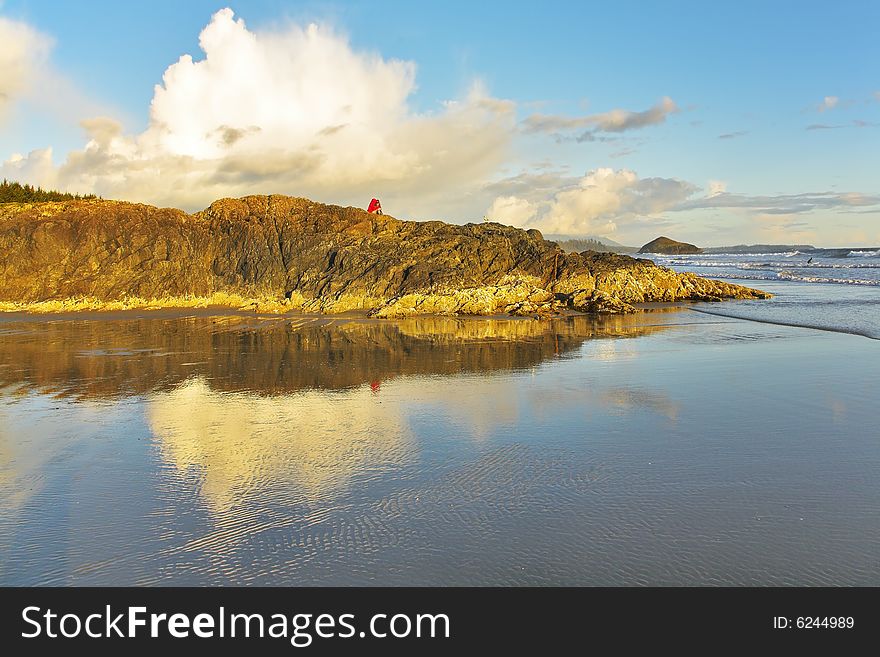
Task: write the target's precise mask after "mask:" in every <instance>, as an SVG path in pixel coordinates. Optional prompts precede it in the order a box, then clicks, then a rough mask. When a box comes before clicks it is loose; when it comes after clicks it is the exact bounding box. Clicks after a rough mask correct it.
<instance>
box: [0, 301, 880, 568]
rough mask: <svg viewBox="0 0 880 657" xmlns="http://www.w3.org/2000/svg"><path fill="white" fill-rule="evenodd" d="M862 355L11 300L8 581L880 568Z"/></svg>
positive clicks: (745, 336) (628, 327) (447, 321)
mask: <svg viewBox="0 0 880 657" xmlns="http://www.w3.org/2000/svg"><path fill="white" fill-rule="evenodd" d="M22 320H26V321H22ZM876 345H877V343H876V341H873V340H869V339H867V338H864V337H861V336H855V335H846V334H840V333H832V332H827V331H818V330H812V329H807V328H796V327H787V326H775V325H771V324H766V323H757V322H752V321H744V320H740V319H731V318H724V317H715V316H710V315H706V314H704V313H699V312H692V311H690V310H688V309H678V310H676V309H673V310H669V309H660V310H658V311H657V312H649V313H642V314H639V315H635V316H627V317H617V318H610V319H604V320H602V319H589V318H574V319H564V320H557V321H553V322H541V321H533V320H502V319H495V320H486V319H472V318H471V319H468V318H462V319H451V318H422V319H412V320H404V321H400V322H379V321H363V320H361V321H357V320H350V321H342V322H339V321H330V322H327V321H321V320H318V319H315V318H312V319H308V318H302V319H299V320H298V319H291V318H283V319H280V320H279V319H278V318H271V319H266V320H265V321H263V320H260V319H259V318H254V317H248V316H244V315H237V316H226V317H218V316H210V315H206V314H204V313H195V314H194V315H193V314H192V313H189V314H188V316H184V317H181V316H175V315H174V314H172V313H168V312H165V313H164V314H160V315H150V314H149V313H140V315H136V316H132V317H128V316H125V315H124V314H123V316H121V317H120V316H112V317H98V318H96V317H92V316H88V317H76V318H70V317H68V318H64V317H61V318H58V317H55V318H53V319H51V320H47V319H46V318H38V319H35V318H34V317H33V316H31V317H28V318H22V317H15V316H6V317H3V318H2V319H0V352H2V353H3V359H2V365H0V385H2V393H0V419H2V421H0V427H2V432H0V490H2V497H3V499H4V500H6V503H5V504H4V505H3V506H2V507H0V555H2V558H0V564H2V565H0V582H2V583H3V584H4V585H32V584H56V585H57V584H87V585H92V584H99V585H105V584H158V585H172V584H174V585H178V584H265V585H302V584H365V585H371V584H391V585H393V584H405V585H418V584H427V585H461V584H487V585H488V584H496V585H497V584H500V585H542V584H588V585H594V584H596V585H597V584H606V585H628V584H658V585H666V584H669V585H681V584H685V585H767V584H778V585H786V584H815V585H822V584H851V585H877V584H878V583H880V563H878V561H877V559H876V554H877V551H878V549H880V505H878V504H877V499H880V495H878V494H880V488H878V487H880V484H878V483H877V479H876V477H874V476H873V473H874V472H876V470H877V467H878V465H880V446H878V444H877V441H876V430H875V425H876V408H875V402H876V400H875V395H874V392H873V391H875V390H876V389H877V383H878V381H877V378H878V374H877V372H880V367H878V365H880V351H878V350H877V347H876ZM855 374H858V377H857V378H855V377H854V375H855Z"/></svg>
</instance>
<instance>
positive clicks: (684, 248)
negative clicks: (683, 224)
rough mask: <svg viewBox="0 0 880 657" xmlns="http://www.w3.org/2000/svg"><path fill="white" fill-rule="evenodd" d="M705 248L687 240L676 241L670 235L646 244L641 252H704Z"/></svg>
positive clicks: (676, 253)
mask: <svg viewBox="0 0 880 657" xmlns="http://www.w3.org/2000/svg"><path fill="white" fill-rule="evenodd" d="M702 252H703V249H701V248H700V247H698V246H694V245H693V244H688V243H687V242H676V241H675V240H671V239H669V238H668V237H658V238H657V239H653V240H651V241H650V242H648V243H647V244H645V245H644V246H643V247H642V248H641V249H639V253H662V254H664V255H687V254H692V253H702Z"/></svg>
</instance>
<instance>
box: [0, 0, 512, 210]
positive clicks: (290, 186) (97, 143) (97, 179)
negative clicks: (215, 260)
mask: <svg viewBox="0 0 880 657" xmlns="http://www.w3.org/2000/svg"><path fill="white" fill-rule="evenodd" d="M199 45H200V47H201V49H202V51H203V53H204V56H203V57H202V58H201V59H198V60H196V59H194V58H193V57H191V56H190V55H184V56H182V57H180V59H179V60H178V61H177V62H176V63H174V64H172V65H171V66H169V67H168V69H167V70H166V71H165V73H164V75H163V78H162V83H161V84H159V85H156V88H155V91H154V95H153V100H152V103H151V107H150V119H149V125H148V126H147V128H146V129H145V130H144V131H143V132H141V133H139V134H134V135H131V134H125V133H124V131H123V129H122V126H121V125H120V124H119V123H117V122H116V121H114V120H113V119H111V118H93V119H90V120H88V121H85V122H83V128H84V129H85V131H86V133H87V136H88V143H87V144H86V145H85V147H84V148H83V149H81V150H79V151H75V152H72V153H70V154H69V155H68V157H67V159H66V160H65V161H64V163H63V164H61V165H60V167H58V168H57V169H54V170H51V171H47V170H46V167H45V163H46V152H47V151H35V152H34V153H33V154H31V155H29V156H21V155H19V156H16V157H14V158H12V159H10V160H8V161H7V162H6V163H5V164H4V166H3V172H2V173H3V175H7V176H9V177H15V178H18V179H22V178H29V179H30V182H36V183H41V184H55V185H58V186H59V187H62V188H67V189H71V190H76V191H78V192H94V193H97V194H101V195H103V196H107V197H117V198H126V199H134V200H142V201H148V202H153V203H164V204H169V205H179V206H183V207H185V208H190V209H192V208H198V207H201V206H203V205H205V204H206V203H208V202H210V201H211V200H213V199H215V198H217V197H220V196H236V195H243V194H247V193H266V192H278V193H288V194H297V195H305V196H311V197H313V198H318V199H324V200H331V201H334V202H343V203H344V202H352V203H357V204H361V203H363V202H364V197H365V196H366V197H368V196H369V195H371V194H381V195H382V198H383V201H386V203H385V204H386V207H388V206H393V207H394V208H395V209H396V210H397V212H398V213H399V214H403V215H406V214H408V213H412V214H420V213H423V212H426V211H428V208H435V207H437V206H438V199H439V205H440V206H442V205H443V204H444V203H447V204H448V203H449V202H450V200H449V199H447V198H446V197H447V196H448V192H449V190H450V189H455V188H467V187H469V186H472V185H474V184H475V182H476V183H478V182H480V181H482V180H483V179H485V178H487V177H488V176H489V174H490V173H491V172H492V171H494V170H495V169H496V168H497V167H498V166H499V165H500V163H501V162H502V161H503V159H504V157H505V155H506V153H507V148H508V145H509V141H510V137H511V135H512V134H513V127H514V124H515V107H514V105H513V103H511V102H508V101H503V100H499V99H495V98H492V97H491V96H489V95H488V93H486V91H485V90H484V89H483V88H482V87H481V86H480V85H479V84H474V85H473V86H472V88H471V89H470V91H469V92H468V93H467V94H466V95H465V97H464V98H462V99H460V100H458V101H452V102H447V103H445V104H444V105H443V106H442V107H440V108H438V110H437V111H436V112H434V113H430V114H419V113H416V112H414V111H412V109H411V108H410V107H409V105H408V99H409V98H410V96H411V94H412V93H413V91H414V90H415V73H416V71H415V65H414V64H413V63H411V62H403V61H398V60H389V59H383V58H382V57H381V56H379V55H377V54H373V53H369V52H360V51H356V50H354V49H353V48H352V46H351V45H350V43H349V42H348V40H347V38H346V37H345V36H344V35H341V34H338V33H336V32H334V31H333V30H331V29H329V28H324V27H319V26H317V25H308V26H306V27H300V26H297V25H289V26H287V27H285V28H283V29H281V30H278V31H273V32H255V31H252V30H250V29H249V28H248V27H247V26H246V25H245V23H244V21H243V20H241V19H238V18H236V17H235V15H234V14H233V12H232V10H230V9H223V10H221V11H219V12H217V13H216V14H215V15H214V16H213V17H212V19H211V21H210V23H209V24H208V25H207V27H205V29H204V30H203V31H202V33H201V35H200V38H199ZM388 200H390V201H392V203H388V202H387V201H388Z"/></svg>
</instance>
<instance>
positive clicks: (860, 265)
mask: <svg viewBox="0 0 880 657" xmlns="http://www.w3.org/2000/svg"><path fill="white" fill-rule="evenodd" d="M663 264H665V265H667V266H672V265H674V266H676V267H732V268H734V269H745V270H752V269H780V268H785V269H880V264H878V263H873V262H853V263H847V264H840V263H830V262H810V263H806V262H805V263H803V264H798V263H794V262H726V261H714V262H707V261H704V262H691V261H686V260H669V261H667V262H665V263H663Z"/></svg>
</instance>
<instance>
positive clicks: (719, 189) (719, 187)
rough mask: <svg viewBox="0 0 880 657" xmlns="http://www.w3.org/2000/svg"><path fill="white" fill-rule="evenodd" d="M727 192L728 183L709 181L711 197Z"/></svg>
mask: <svg viewBox="0 0 880 657" xmlns="http://www.w3.org/2000/svg"><path fill="white" fill-rule="evenodd" d="M726 191H727V183H726V182H724V181H723V180H710V181H709V196H715V195H717V194H723V193H724V192H726Z"/></svg>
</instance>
